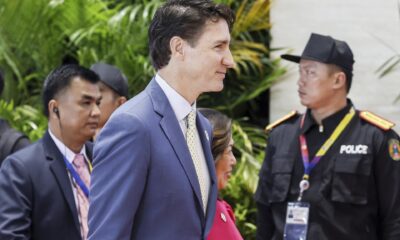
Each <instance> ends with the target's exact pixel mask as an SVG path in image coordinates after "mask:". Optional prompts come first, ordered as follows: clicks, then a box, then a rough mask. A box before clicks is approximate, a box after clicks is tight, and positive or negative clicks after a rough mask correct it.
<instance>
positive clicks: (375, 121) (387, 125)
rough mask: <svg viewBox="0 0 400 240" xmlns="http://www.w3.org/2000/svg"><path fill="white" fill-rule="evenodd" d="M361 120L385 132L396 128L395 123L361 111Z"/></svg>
mask: <svg viewBox="0 0 400 240" xmlns="http://www.w3.org/2000/svg"><path fill="white" fill-rule="evenodd" d="M360 118H362V119H364V120H365V121H367V122H369V123H371V124H372V125H375V126H377V127H379V128H380V129H383V130H385V131H387V130H389V129H391V128H392V127H394V125H395V124H394V123H392V122H390V121H388V120H386V119H384V118H382V117H380V116H378V115H376V114H374V113H372V112H368V111H360Z"/></svg>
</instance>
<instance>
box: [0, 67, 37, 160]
mask: <svg viewBox="0 0 400 240" xmlns="http://www.w3.org/2000/svg"><path fill="white" fill-rule="evenodd" d="M4 82H5V81H4V78H3V74H2V72H1V71H0V95H1V94H2V93H3V88H4ZM29 144H30V141H29V138H28V137H27V136H25V135H24V134H22V133H20V132H18V131H17V130H15V129H14V128H12V127H11V126H10V125H9V124H8V122H7V121H6V120H5V119H2V118H0V166H1V163H2V162H3V161H4V159H5V158H6V157H7V156H8V155H10V154H11V153H13V152H16V151H18V150H20V149H22V148H24V147H26V146H28V145H29Z"/></svg>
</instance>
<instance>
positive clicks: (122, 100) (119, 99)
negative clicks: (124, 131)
mask: <svg viewBox="0 0 400 240" xmlns="http://www.w3.org/2000/svg"><path fill="white" fill-rule="evenodd" d="M127 100H128V99H126V97H124V96H121V97H119V98H118V100H117V104H118V107H119V106H121V105H122V104H124V103H125V102H126V101H127Z"/></svg>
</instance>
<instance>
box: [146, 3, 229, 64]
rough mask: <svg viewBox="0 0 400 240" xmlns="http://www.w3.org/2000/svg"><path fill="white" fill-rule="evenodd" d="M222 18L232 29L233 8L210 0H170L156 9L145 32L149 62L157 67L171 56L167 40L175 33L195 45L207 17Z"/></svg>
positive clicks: (210, 18) (214, 19)
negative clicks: (147, 37)
mask: <svg viewBox="0 0 400 240" xmlns="http://www.w3.org/2000/svg"><path fill="white" fill-rule="evenodd" d="M220 19H223V20H225V21H226V22H227V24H228V27H229V30H232V26H233V23H234V22H235V14H234V12H233V11H232V10H231V9H230V8H229V7H227V6H226V5H223V4H215V3H213V2H212V1H210V0H169V1H167V2H166V3H165V4H164V5H163V6H161V7H160V8H159V9H157V11H156V13H155V15H154V17H153V20H152V21H151V24H150V27H149V31H148V36H149V50H150V57H151V62H152V64H153V66H154V68H155V69H156V70H159V69H161V68H163V67H164V66H166V65H167V64H168V62H169V60H170V58H171V50H170V47H169V42H170V40H171V38H172V37H174V36H178V37H181V38H183V39H185V40H187V41H188V42H189V44H191V46H195V45H196V43H197V39H198V38H199V36H200V35H201V34H202V33H203V30H204V27H205V26H206V23H207V22H208V21H212V22H217V21H219V20H220Z"/></svg>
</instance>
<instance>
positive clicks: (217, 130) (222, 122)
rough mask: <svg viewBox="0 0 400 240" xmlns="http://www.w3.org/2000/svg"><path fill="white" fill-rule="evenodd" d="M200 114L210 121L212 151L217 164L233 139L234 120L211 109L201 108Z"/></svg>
mask: <svg viewBox="0 0 400 240" xmlns="http://www.w3.org/2000/svg"><path fill="white" fill-rule="evenodd" d="M199 112H200V113H201V114H203V115H204V116H205V117H206V118H207V119H208V121H210V123H211V126H212V129H213V140H212V147H211V151H212V154H213V157H214V161H215V162H217V161H218V159H219V157H220V156H221V154H222V153H223V152H224V151H225V149H226V148H227V147H228V146H229V142H230V141H231V137H232V120H231V119H230V118H228V117H227V116H226V115H225V114H223V113H221V112H219V111H217V110H214V109H209V108H199Z"/></svg>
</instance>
